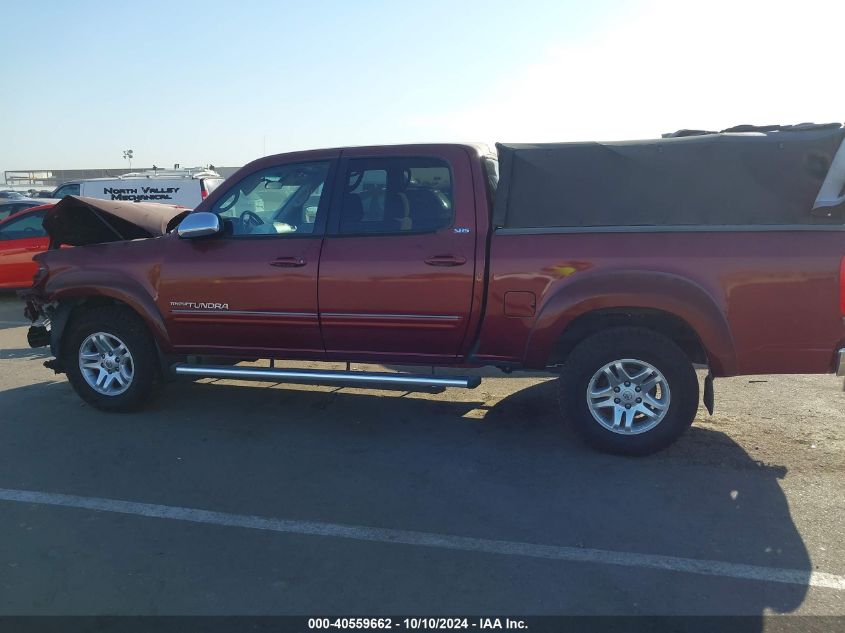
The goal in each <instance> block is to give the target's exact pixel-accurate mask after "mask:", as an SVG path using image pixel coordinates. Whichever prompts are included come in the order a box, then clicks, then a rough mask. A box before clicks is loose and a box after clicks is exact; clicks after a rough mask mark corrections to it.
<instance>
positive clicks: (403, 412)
mask: <svg viewBox="0 0 845 633" xmlns="http://www.w3.org/2000/svg"><path fill="white" fill-rule="evenodd" d="M482 389H483V385H482ZM164 391H165V392H164V394H163V397H162V398H161V399H160V400H158V401H157V402H156V403H155V404H154V405H152V407H151V408H150V409H148V410H146V411H143V412H139V413H136V414H127V415H114V414H106V413H101V412H99V411H95V410H93V409H90V408H89V407H87V406H82V405H81V404H80V403H79V402H78V401H77V400H76V397H75V395H74V394H73V393H72V392H71V390H70V387H69V386H68V385H67V384H66V383H64V382H59V383H51V384H49V383H43V384H40V385H32V386H29V387H24V388H20V389H14V390H9V391H6V392H4V393H3V394H0V395H2V399H3V401H4V403H5V404H4V407H6V409H7V412H8V413H9V414H10V415H9V416H8V417H7V418H6V422H5V423H3V424H2V425H0V447H7V448H5V449H2V448H0V455H4V456H6V457H9V459H5V458H4V459H2V460H0V464H2V465H0V474H2V477H3V479H2V480H0V481H10V477H14V481H16V482H18V481H23V482H25V487H28V488H32V489H52V490H55V489H56V486H57V485H58V486H59V487H60V489H61V490H60V491H62V492H72V493H80V494H91V495H97V496H103V497H112V498H127V499H136V500H144V501H153V502H158V503H174V504H178V505H189V506H194V507H201V508H207V509H218V510H224V511H233V512H245V513H250V514H262V515H269V516H279V517H292V516H293V517H297V518H302V519H309V520H320V521H331V522H337V523H348V524H357V525H369V526H379V527H391V528H398V529H412V530H419V531H429V532H438V533H448V534H457V535H463V536H476V537H481V538H494V539H502V540H510V541H519V542H530V543H541V544H550V545H566V546H576V547H586V548H595V549H603V550H613V551H618V552H634V553H645V554H659V555H665V556H674V557H683V558H692V559H705V560H716V561H724V562H728V563H735V564H745V565H755V566H761V567H766V568H777V569H790V570H796V572H797V577H798V579H799V580H798V581H797V582H795V583H792V584H784V583H774V582H760V581H750V580H744V579H737V578H734V577H730V575H729V574H728V575H726V576H703V575H695V574H680V573H674V576H675V578H676V582H666V580H665V576H663V577H662V580H661V579H660V574H669V575H670V576H672V574H673V573H672V572H658V571H654V570H648V569H633V570H632V569H627V568H620V567H615V566H612V565H590V564H577V565H576V564H569V567H567V566H566V564H564V563H560V564H559V566H560V569H561V571H560V572H555V573H561V574H564V576H565V574H567V573H569V574H571V573H579V574H580V573H583V574H584V582H583V585H584V592H585V594H584V596H583V597H581V598H579V596H578V594H577V591H576V593H575V594H574V595H561V594H560V593H559V592H555V591H554V586H553V585H554V583H552V586H551V587H549V591H550V594H549V598H548V600H547V601H545V602H538V603H536V604H538V605H541V606H538V607H537V609H538V611H537V612H538V613H562V612H565V613H604V614H607V613H616V612H620V613H673V614H678V613H680V614H689V613H710V614H712V613H728V614H745V615H762V614H763V613H764V611H765V610H766V609H771V610H774V611H777V612H789V611H792V610H795V609H796V608H798V607H799V606H800V605H801V603H802V602H803V600H804V598H805V596H806V593H807V584H808V583H809V580H810V572H811V569H812V567H811V563H810V558H809V555H808V552H807V549H806V547H805V545H804V542H803V539H802V537H801V534H800V533H799V532H798V530H797V528H796V526H795V524H794V522H793V520H792V517H791V516H790V511H789V506H788V504H787V500H786V498H785V496H784V493H783V491H782V490H781V487H780V485H779V480H780V479H781V478H783V477H784V476H785V474H786V469H785V468H784V467H781V466H772V465H765V464H761V463H759V462H757V461H755V460H753V459H752V458H751V457H750V456H749V455H748V453H747V452H746V451H745V450H744V449H743V448H742V447H741V446H739V445H738V444H737V443H735V442H734V441H733V440H732V439H731V438H730V437H729V436H728V435H726V434H724V433H720V432H717V431H712V430H707V429H701V428H695V427H694V428H693V429H691V430H690V432H689V433H687V435H686V436H684V438H682V440H681V441H680V442H679V443H678V444H677V445H676V446H674V447H672V448H671V449H669V450H667V451H664V452H662V453H660V454H658V455H655V456H652V457H648V458H639V459H625V458H619V457H613V456H608V455H602V454H599V453H595V452H592V451H590V450H588V449H586V448H585V447H583V446H582V445H581V444H580V442H578V441H577V439H576V438H575V437H573V436H572V434H571V433H570V432H569V431H568V430H566V429H565V428H561V424H560V422H559V420H558V418H557V413H556V412H557V408H556V395H555V385H554V383H551V382H545V383H539V384H535V385H534V386H530V387H528V388H526V389H523V390H521V391H517V392H515V393H512V394H511V395H509V396H507V397H505V398H504V399H502V400H500V401H499V402H497V403H495V404H494V405H492V406H489V407H487V405H485V403H484V402H483V401H482V400H481V399H479V400H477V401H464V402H459V401H455V400H447V399H445V397H444V396H438V397H437V398H431V399H427V398H415V397H412V396H410V395H400V394H396V393H393V394H387V395H385V393H384V392H382V393H380V394H379V395H374V394H372V393H354V394H350V393H347V392H345V390H335V391H314V390H307V389H295V388H290V389H289V388H268V386H267V385H254V386H248V387H240V386H230V385H222V384H205V383H192V382H183V383H176V384H171V385H168V386H167V388H166V389H165V390H164ZM479 411H483V413H484V415H483V418H481V419H478V418H475V417H471V416H472V415H478V412H479ZM43 438H52V439H51V440H50V441H49V442H46V445H45V442H43V441H42V440H43ZM12 443H13V445H14V446H16V450H15V451H10V450H9V449H8V447H9V446H10V445H11V444H12ZM27 447H30V448H32V450H37V451H38V453H39V458H38V461H39V462H40V463H49V464H51V469H52V470H54V471H56V472H59V473H63V477H62V479H61V481H60V482H58V483H57V482H55V481H50V479H49V477H48V476H47V475H44V474H41V473H40V472H38V471H37V469H35V468H34V467H33V465H32V459H31V457H32V456H31V455H29V456H27V451H26V449H27ZM36 447H37V448H36ZM139 477H142V478H143V479H142V483H139ZM139 486H141V487H140V488H139ZM518 563H519V564H514V568H513V569H512V570H511V571H510V572H509V573H511V575H512V578H511V580H510V582H512V583H513V584H514V586H518V585H519V583H523V582H524V583H528V585H531V584H532V583H533V582H534V581H533V580H532V579H531V577H530V576H531V574H532V573H534V572H533V571H532V570H534V567H533V566H532V564H531V563H530V561H528V562H525V563H524V564H523V563H521V562H519V561H518ZM555 564H558V563H555ZM567 570H568V571H567ZM552 577H554V574H553V575H552ZM632 577H633V578H636V581H634V582H632V581H631V578H632ZM562 578H563V577H562ZM804 579H806V582H804ZM569 581H571V578H570V579H569ZM438 582H440V581H438ZM560 582H564V580H563V579H561V580H560ZM658 582H660V585H661V589H660V592H657V593H655V591H653V587H654V586H655V583H658ZM596 591H599V592H606V595H607V600H606V601H605V600H603V599H602V598H601V597H598V598H597V597H596ZM620 596H622V598H624V599H623V600H622V602H621V603H619V602H617V601H618V600H619V599H620ZM658 596H659V597H658ZM579 599H581V600H582V602H579ZM444 600H447V598H444ZM620 604H621V606H620ZM407 605H414V606H413V608H415V609H417V610H419V608H425V609H428V608H429V607H430V608H431V609H433V611H438V607H439V608H440V609H441V610H442V609H443V608H444V605H442V604H432V605H427V604H425V605H420V603H419V602H414V601H412V600H410V598H409V601H408V603H407ZM407 605H406V603H402V602H400V603H397V604H386V605H385V609H386V611H388V612H389V611H393V612H401V611H402V610H403V608H405V607H407ZM447 606H448V605H447ZM508 606H509V607H512V606H513V605H508ZM463 607H464V609H463V610H464V611H466V610H467V609H468V610H469V611H472V612H478V613H487V612H491V611H496V610H497V609H498V610H499V611H501V606H496V605H491V604H488V603H486V602H485V601H484V598H483V597H479V598H478V602H476V603H473V604H463ZM292 608H293V610H294V611H295V610H296V609H295V606H294V607H292ZM620 609H621V610H620ZM458 610H460V609H458ZM447 611H448V609H447ZM517 611H518V609H517ZM523 612H526V611H525V609H523ZM752 630H753V627H752Z"/></svg>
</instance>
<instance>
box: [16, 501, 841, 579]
mask: <svg viewBox="0 0 845 633" xmlns="http://www.w3.org/2000/svg"><path fill="white" fill-rule="evenodd" d="M0 501H17V502H22V503H34V504H39V505H47V506H62V507H66V508H82V509H85V510H97V511H101V512H114V513H118V514H131V515H135V516H142V517H150V518H154V519H172V520H175V521H188V522H191V523H205V524H208V525H220V526H226V527H239V528H247V529H251V530H268V531H271V532H283V533H286V534H302V535H308V536H327V537H332V538H344V539H350V540H353V541H369V542H374V543H392V544H402V545H413V546H418V547H435V548H440V549H448V550H458V551H464V552H484V553H487V554H503V555H506V556H525V557H529V558H541V559H546V560H561V561H571V562H580V563H596V564H602V565H616V566H621V567H638V568H644V569H659V570H663V571H673V572H681V573H687V574H701V575H705V576H721V577H725V578H740V579H744V580H759V581H763V582H776V583H785V584H790V585H804V586H810V587H823V588H826V589H837V590H840V591H842V590H845V576H843V575H838V574H830V573H826V572H820V571H809V570H807V571H803V570H800V569H780V568H777V567H760V566H757V565H742V564H738V563H727V562H722V561H715V560H701V559H695V558H679V557H676V556H659V555H655V554H636V553H632V552H614V551H611V550H602V549H589V548H580V547H564V546H560V545H538V544H535V543H520V542H514V541H497V540H491V539H480V538H470V537H466V536H452V535H449V534H433V533H430V532H413V531H408V530H393V529H388V528H375V527H366V526H359V525H344V524H339V523H319V522H312V521H292V520H288V519H273V518H267V517H260V516H250V515H244V514H230V513H227V512H213V511H210V510H199V509H196V508H183V507H179V506H165V505H158V504H152V503H136V502H134V501H120V500H116V499H102V498H98V497H78V496H75V495H64V494H55V493H49V492H36V491H31V490H9V489H6V488H0Z"/></svg>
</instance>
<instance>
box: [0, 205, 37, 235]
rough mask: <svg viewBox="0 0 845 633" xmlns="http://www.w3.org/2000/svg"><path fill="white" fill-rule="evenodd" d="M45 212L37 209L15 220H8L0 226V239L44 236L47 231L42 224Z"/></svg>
mask: <svg viewBox="0 0 845 633" xmlns="http://www.w3.org/2000/svg"><path fill="white" fill-rule="evenodd" d="M45 213H46V211H37V212H33V213H28V214H26V215H25V216H23V217H21V218H18V219H16V220H9V221H8V222H7V223H6V224H4V225H3V226H0V241H5V240H22V239H27V238H32V237H46V236H47V231H45V230H44V227H43V226H42V223H43V222H44V214H45Z"/></svg>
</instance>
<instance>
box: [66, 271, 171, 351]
mask: <svg viewBox="0 0 845 633" xmlns="http://www.w3.org/2000/svg"><path fill="white" fill-rule="evenodd" d="M52 299H53V300H54V301H55V303H56V305H57V307H56V309H55V311H54V314H53V317H52V319H51V324H50V351H51V353H52V354H53V356H55V357H56V358H59V357H60V354H61V344H62V337H63V336H64V334H65V332H67V329H68V327H69V326H70V324H71V323H72V322H73V320H74V319H75V318H76V317H77V316H79V315H80V314H82V312H84V311H87V310H89V309H93V308H97V307H101V306H108V305H113V306H120V307H124V308H126V309H128V310H131V311H132V312H133V313H134V314H136V315H137V316H138V317H139V318H140V319H141V320H142V321H143V323H144V324H145V325H146V327H147V330H148V331H149V333H150V334H151V335H152V338H153V341H154V343H155V346H156V350H157V353H158V355H159V359H160V361H161V363H162V366H163V365H164V361H163V358H164V354H165V353H166V352H167V351H168V350H170V340H169V337H168V335H167V330H166V328H165V325H164V320H163V319H162V317H161V314H160V312H159V311H158V308H157V307H156V305H155V303H154V302H153V301H152V299H151V298H150V297H149V295H148V294H144V293H142V292H134V293H133V292H127V291H126V290H125V289H124V288H118V287H114V286H105V285H97V286H89V287H73V288H67V289H63V290H57V291H55V292H54V293H53V294H52Z"/></svg>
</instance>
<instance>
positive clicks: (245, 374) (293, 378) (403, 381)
mask: <svg viewBox="0 0 845 633" xmlns="http://www.w3.org/2000/svg"><path fill="white" fill-rule="evenodd" d="M173 371H174V372H175V373H176V374H177V375H179V376H201V377H204V378H231V379H233V380H267V381H277V382H295V383H312V384H331V385H336V384H348V385H385V386H387V385H395V386H400V387H401V386H405V387H458V388H461V389H475V388H476V387H477V386H478V385H480V384H481V378H480V377H479V376H434V375H430V374H402V373H388V372H371V371H332V370H320V369H275V368H272V367H240V366H230V365H187V364H179V365H174V366H173Z"/></svg>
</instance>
